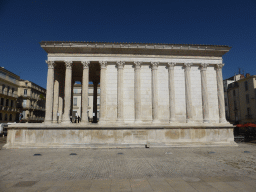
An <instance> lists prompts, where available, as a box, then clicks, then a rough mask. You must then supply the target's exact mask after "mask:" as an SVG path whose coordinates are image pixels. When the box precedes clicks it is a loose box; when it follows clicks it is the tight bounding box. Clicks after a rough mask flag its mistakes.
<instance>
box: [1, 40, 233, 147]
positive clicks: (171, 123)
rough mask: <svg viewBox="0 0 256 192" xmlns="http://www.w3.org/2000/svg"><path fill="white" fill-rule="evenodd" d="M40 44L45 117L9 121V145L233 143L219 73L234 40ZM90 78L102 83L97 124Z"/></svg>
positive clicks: (106, 145) (83, 145)
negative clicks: (37, 121) (77, 100)
mask: <svg viewBox="0 0 256 192" xmlns="http://www.w3.org/2000/svg"><path fill="white" fill-rule="evenodd" d="M40 44H41V47H42V48H43V49H44V50H45V51H46V52H47V53H48V59H47V61H46V63H47V64H48V76H47V95H46V115H45V123H43V124H41V125H34V124H30V125H16V126H13V127H10V128H9V135H8V143H7V145H6V148H13V147H35V146H36V147H109V146H112V147H120V146H123V147H127V146H129V147H130V146H145V145H146V146H152V147H154V146H205V145H207V146H208V145H235V144H234V136H233V126H232V125H230V124H229V123H228V122H227V121H226V119H225V105H224V92H223V79H222V67H223V66H224V64H223V62H222V56H223V55H224V54H225V53H227V52H228V51H229V50H230V47H228V46H215V45H186V44H142V43H138V44H137V43H100V42H97V43H92V42H41V43H40ZM76 81H80V82H81V84H82V106H81V107H82V114H81V123H79V124H72V123H70V115H71V111H72V95H73V94H72V90H73V85H74V83H75V82H76ZM89 81H92V82H93V84H94V85H98V84H99V85H100V117H99V122H98V123H94V124H92V123H89V122H88V115H87V111H88V86H89ZM17 135H18V136H17ZM17 138H18V139H17Z"/></svg>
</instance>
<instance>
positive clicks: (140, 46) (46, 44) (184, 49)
mask: <svg viewBox="0 0 256 192" xmlns="http://www.w3.org/2000/svg"><path fill="white" fill-rule="evenodd" d="M40 45H41V47H42V48H43V49H44V50H45V51H46V52H47V53H76V54H77V53H87V54H136V55H145V54H146V55H181V56H185V55H193V56H217V57H220V56H222V55H224V54H225V53H227V52H228V51H229V50H230V49H231V47H229V46H227V45H199V44H164V43H162V44H159V43H158V44H156V43H112V42H88V41H84V42H82V41H81V42H76V41H72V42H71V41H42V42H40Z"/></svg>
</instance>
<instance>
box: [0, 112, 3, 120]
mask: <svg viewBox="0 0 256 192" xmlns="http://www.w3.org/2000/svg"><path fill="white" fill-rule="evenodd" d="M2 120H3V116H2V113H0V121H2Z"/></svg>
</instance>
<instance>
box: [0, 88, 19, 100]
mask: <svg viewBox="0 0 256 192" xmlns="http://www.w3.org/2000/svg"><path fill="white" fill-rule="evenodd" d="M0 94H3V95H7V96H11V97H15V98H17V97H18V96H17V94H16V93H11V92H10V91H9V92H7V91H6V90H1V89H0Z"/></svg>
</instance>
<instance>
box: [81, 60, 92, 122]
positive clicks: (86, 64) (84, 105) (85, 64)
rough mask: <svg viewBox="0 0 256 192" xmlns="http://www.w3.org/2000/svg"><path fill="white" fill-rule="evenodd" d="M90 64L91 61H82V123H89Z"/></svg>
mask: <svg viewBox="0 0 256 192" xmlns="http://www.w3.org/2000/svg"><path fill="white" fill-rule="evenodd" d="M89 64H90V61H82V65H83V82H82V86H83V87H82V121H81V122H82V123H88V115H87V110H88V84H89Z"/></svg>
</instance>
